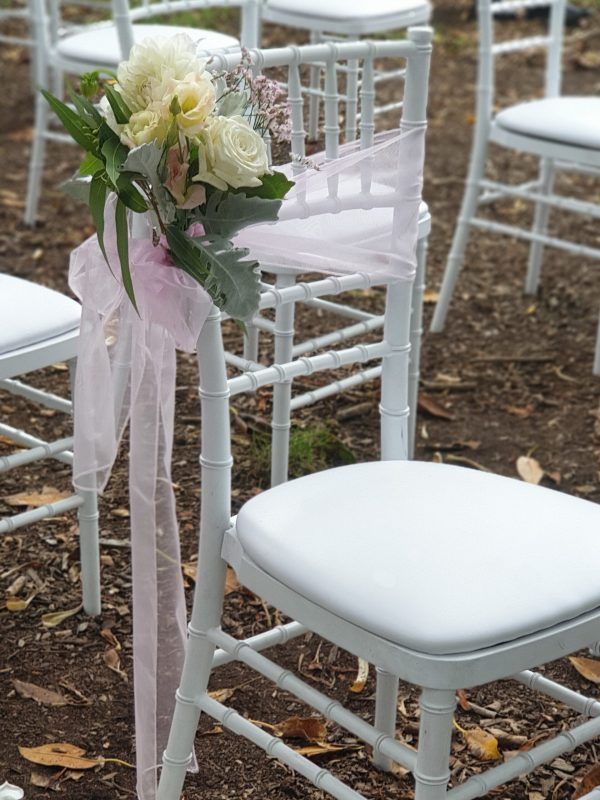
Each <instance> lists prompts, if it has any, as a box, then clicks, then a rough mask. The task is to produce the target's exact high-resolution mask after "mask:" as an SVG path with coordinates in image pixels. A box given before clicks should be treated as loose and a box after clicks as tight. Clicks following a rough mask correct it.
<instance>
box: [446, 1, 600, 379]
mask: <svg viewBox="0 0 600 800" xmlns="http://www.w3.org/2000/svg"><path fill="white" fill-rule="evenodd" d="M544 6H546V7H550V14H549V21H548V31H547V34H546V35H543V36H542V35H534V36H523V37H521V38H514V39H511V40H508V41H501V42H497V41H495V40H494V18H495V15H497V14H502V13H506V12H515V13H518V12H519V10H528V9H533V8H538V7H544ZM564 15H565V2H564V0H550V2H548V0H496V1H495V2H492V0H479V4H478V18H479V74H478V81H477V107H476V115H475V117H476V123H475V131H474V138H473V146H472V151H471V162H470V166H469V174H468V177H467V182H466V188H465V194H464V197H463V202H462V207H461V210H460V214H459V217H458V221H457V225H456V229H455V232H454V238H453V241H452V246H451V248H450V252H449V255H448V260H447V263H446V269H445V272H444V277H443V281H442V287H441V291H440V297H439V301H438V303H437V306H436V309H435V313H434V316H433V320H432V323H431V330H432V331H433V332H440V331H442V330H443V327H444V324H445V321H446V314H447V312H448V307H449V305H450V301H451V299H452V294H453V291H454V286H455V283H456V280H457V278H458V274H459V271H460V269H461V266H462V264H463V261H464V257H465V250H466V247H467V243H468V239H469V236H470V234H471V231H472V229H473V228H475V229H476V230H483V231H489V232H491V233H498V234H502V235H506V236H510V237H514V238H518V239H523V240H525V241H527V242H529V243H530V249H529V263H528V270H527V278H526V282H525V292H526V293H527V294H535V293H536V292H537V289H538V284H539V278H540V269H541V263H542V256H543V252H544V248H545V247H555V248H558V249H561V250H563V251H566V252H569V253H574V254H577V255H580V256H582V257H584V258H599V257H600V249H599V248H597V247H594V246H590V245H586V244H581V243H578V242H577V241H576V228H575V227H574V226H573V227H572V228H571V230H572V231H573V233H574V235H573V237H572V239H569V240H566V239H563V238H560V237H558V236H557V235H551V234H550V233H549V232H548V227H549V217H550V212H551V210H552V209H555V210H557V211H560V212H567V213H568V214H573V215H577V214H580V215H584V216H586V215H587V216H589V217H591V218H592V219H598V218H600V205H598V203H595V202H585V201H583V200H581V199H577V198H575V197H569V196H567V195H566V194H564V193H562V192H561V193H560V194H559V193H558V192H556V191H554V185H555V177H556V175H557V173H558V172H559V171H567V172H568V171H572V172H573V173H577V172H584V173H588V174H592V175H595V176H598V175H600V98H598V97H591V96H589V97H571V96H566V95H561V93H560V89H561V55H562V41H563V27H564ZM523 16H524V15H523ZM521 31H522V33H526V31H523V29H521ZM532 48H545V49H546V51H547V60H546V71H545V94H544V97H543V98H542V99H534V100H529V101H526V102H522V103H518V104H515V105H510V106H508V107H506V108H503V109H501V110H500V111H498V112H495V109H496V98H495V93H494V89H495V80H494V74H495V67H496V60H497V59H498V58H500V57H501V56H503V55H505V54H510V53H514V52H516V51H518V50H530V49H532ZM490 144H496V145H500V146H501V147H503V148H510V149H511V150H514V151H520V152H522V153H526V154H531V155H534V156H537V157H538V158H539V165H540V166H539V175H538V178H537V180H534V181H530V182H526V183H524V184H521V185H508V184H507V183H505V182H503V181H502V180H501V179H496V180H489V179H487V178H486V177H485V174H486V166H487V164H488V160H489V158H490V153H489V151H490ZM503 199H509V200H513V201H515V200H518V201H521V202H523V201H524V202H525V203H531V204H533V207H534V217H533V225H532V226H531V228H530V229H525V227H524V226H518V225H512V224H507V223H505V222H499V221H497V220H496V219H493V218H492V216H491V214H485V213H484V214H482V213H481V209H483V208H485V207H486V206H488V207H489V206H490V204H492V208H493V209H494V208H495V206H496V204H499V203H500V201H502V200H503ZM573 219H574V220H575V219H576V217H575V216H574V217H573ZM593 371H594V374H595V375H599V374H600V324H599V327H598V336H597V340H596V353H595V357H594V368H593Z"/></svg>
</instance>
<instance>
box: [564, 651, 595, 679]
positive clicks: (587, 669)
mask: <svg viewBox="0 0 600 800" xmlns="http://www.w3.org/2000/svg"><path fill="white" fill-rule="evenodd" d="M569 661H570V662H571V664H573V666H574V667H575V669H576V670H577V672H578V673H579V674H580V675H583V677H584V678H585V679H586V680H588V681H591V682H592V683H600V660H598V659H595V658H578V657H577V656H569Z"/></svg>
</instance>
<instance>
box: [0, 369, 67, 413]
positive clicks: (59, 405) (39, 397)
mask: <svg viewBox="0 0 600 800" xmlns="http://www.w3.org/2000/svg"><path fill="white" fill-rule="evenodd" d="M0 389H2V390H3V391H6V392H9V393H10V394H12V395H15V396H16V397H24V398H25V399H26V400H31V401H32V402H33V403H37V405H40V406H45V407H46V408H51V409H53V410H54V411H62V412H63V413H64V414H71V413H72V411H73V404H72V403H71V401H70V400H66V399H65V398H64V397H60V396H59V395H57V394H52V393H51V392H44V391H42V390H41V389H36V388H35V387H34V386H29V385H28V384H27V383H23V382H22V381H17V380H15V379H14V378H4V379H3V380H0Z"/></svg>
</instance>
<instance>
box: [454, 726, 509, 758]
mask: <svg viewBox="0 0 600 800" xmlns="http://www.w3.org/2000/svg"><path fill="white" fill-rule="evenodd" d="M453 724H454V727H455V728H456V729H457V730H459V731H460V732H461V733H462V735H463V736H464V738H465V742H466V743H467V747H468V748H469V750H470V752H471V753H473V755H474V756H475V758H478V759H479V760H480V761H498V759H501V758H502V755H501V753H500V751H499V750H498V740H497V739H496V737H495V736H492V734H491V733H486V731H484V730H483V729H482V728H469V730H465V729H464V728H461V727H460V725H459V724H458V723H457V722H456V721H454V722H453Z"/></svg>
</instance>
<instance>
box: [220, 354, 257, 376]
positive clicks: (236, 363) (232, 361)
mask: <svg viewBox="0 0 600 800" xmlns="http://www.w3.org/2000/svg"><path fill="white" fill-rule="evenodd" d="M225 363H226V364H229V365H230V366H231V367H235V368H236V369H239V370H240V371H241V372H257V371H258V370H260V369H264V368H265V367H264V364H259V363H258V362H257V361H249V360H248V359H247V358H241V357H240V356H236V355H235V353H230V352H229V351H226V352H225Z"/></svg>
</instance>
